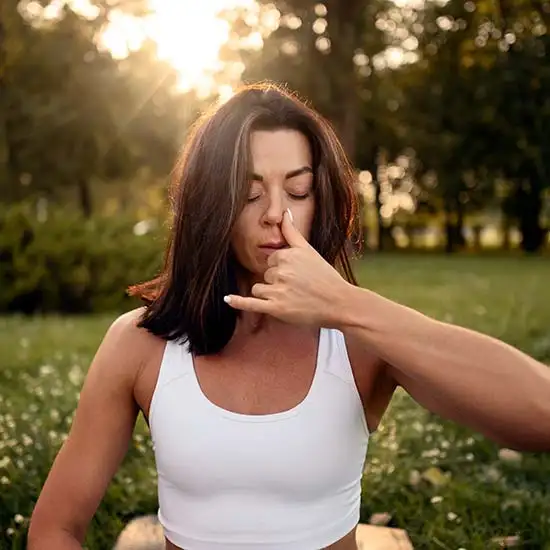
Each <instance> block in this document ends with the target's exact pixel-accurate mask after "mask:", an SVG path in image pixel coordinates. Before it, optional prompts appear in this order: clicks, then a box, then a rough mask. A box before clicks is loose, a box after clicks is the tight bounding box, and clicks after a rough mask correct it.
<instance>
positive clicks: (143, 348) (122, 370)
mask: <svg viewBox="0 0 550 550" xmlns="http://www.w3.org/2000/svg"><path fill="white" fill-rule="evenodd" d="M144 310H145V308H143V307H140V308H136V309H132V310H130V311H128V312H126V313H123V314H121V315H119V316H118V317H117V318H116V319H115V320H114V321H113V322H112V323H111V325H110V326H109V328H108V329H107V332H106V333H105V336H104V337H103V340H102V342H101V345H100V347H99V349H98V355H102V356H104V357H105V356H108V357H109V361H108V363H109V365H111V367H114V368H115V370H117V371H118V373H119V374H120V375H125V376H129V377H132V378H133V379H134V380H135V378H136V377H137V376H138V375H139V373H140V371H141V370H142V369H143V366H144V365H146V364H147V363H148V361H149V360H150V358H151V357H152V356H153V355H154V354H155V353H156V352H157V351H158V349H160V348H161V347H162V346H163V340H162V339H161V338H158V337H157V336H155V335H153V334H151V333H150V332H149V331H147V330H146V329H144V328H141V327H139V326H138V324H139V321H140V319H141V316H142V314H143V312H144Z"/></svg>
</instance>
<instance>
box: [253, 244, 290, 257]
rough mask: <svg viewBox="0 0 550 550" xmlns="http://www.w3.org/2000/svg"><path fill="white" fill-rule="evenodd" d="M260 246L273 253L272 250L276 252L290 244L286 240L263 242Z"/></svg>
mask: <svg viewBox="0 0 550 550" xmlns="http://www.w3.org/2000/svg"><path fill="white" fill-rule="evenodd" d="M258 248H260V250H262V251H263V252H267V253H268V254H271V253H272V252H276V251H277V250H281V249H283V248H288V244H287V243H286V242H284V241H272V242H269V243H264V244H261V245H260V246H259V247H258Z"/></svg>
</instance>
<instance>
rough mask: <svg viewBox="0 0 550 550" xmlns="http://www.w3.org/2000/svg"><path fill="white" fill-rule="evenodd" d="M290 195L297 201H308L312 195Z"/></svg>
mask: <svg viewBox="0 0 550 550" xmlns="http://www.w3.org/2000/svg"><path fill="white" fill-rule="evenodd" d="M289 195H290V196H291V197H292V198H293V199H295V200H297V201H300V200H304V199H307V198H308V197H309V195H310V193H309V192H307V193H306V194H305V195H298V194H296V193H289Z"/></svg>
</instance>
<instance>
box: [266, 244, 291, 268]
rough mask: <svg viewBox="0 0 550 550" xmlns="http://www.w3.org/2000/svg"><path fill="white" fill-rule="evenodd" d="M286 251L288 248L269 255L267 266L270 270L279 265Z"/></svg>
mask: <svg viewBox="0 0 550 550" xmlns="http://www.w3.org/2000/svg"><path fill="white" fill-rule="evenodd" d="M287 251H288V248H287V249H285V248H282V249H281V250H277V252H273V254H270V255H269V256H268V258H267V265H268V266H269V267H270V268H273V267H275V266H276V265H279V264H280V263H281V259H282V258H284V256H285V253H286V252H287Z"/></svg>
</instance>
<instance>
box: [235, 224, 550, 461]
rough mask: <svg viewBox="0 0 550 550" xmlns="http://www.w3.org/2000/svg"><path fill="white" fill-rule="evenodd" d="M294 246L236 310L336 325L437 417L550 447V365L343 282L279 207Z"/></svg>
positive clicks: (537, 447) (502, 438)
mask: <svg viewBox="0 0 550 550" xmlns="http://www.w3.org/2000/svg"><path fill="white" fill-rule="evenodd" d="M281 230H282V232H283V235H284V237H285V239H286V241H287V243H288V244H289V245H290V247H289V248H288V249H282V250H278V251H277V252H275V253H273V254H272V255H271V256H270V257H269V260H268V265H269V269H267V271H266V272H265V274H264V280H265V282H264V283H257V284H255V285H254V286H253V287H252V290H251V294H252V296H238V295H229V296H227V297H226V298H225V301H226V303H227V304H229V306H231V307H234V308H236V309H241V310H246V311H254V312H257V313H264V314H268V315H273V316H275V317H278V318H279V319H281V320H283V321H287V322H290V323H300V324H309V325H311V324H313V325H316V326H325V327H336V328H339V329H340V330H342V331H343V332H345V333H347V334H350V335H351V336H353V337H354V338H356V339H357V340H359V341H360V342H363V344H364V345H365V348H366V349H369V350H370V351H371V352H374V353H375V354H376V355H377V356H378V357H380V358H381V359H383V360H384V361H385V363H386V364H387V365H388V368H389V369H390V371H391V373H392V375H393V377H394V379H395V381H396V382H397V383H398V384H400V385H402V386H403V387H404V388H405V389H406V390H407V391H408V392H409V393H410V394H411V395H412V396H413V397H414V398H415V399H416V400H417V401H418V402H419V403H421V404H422V405H424V406H425V407H426V408H428V409H430V410H432V411H434V412H436V413H438V414H440V415H441V416H444V417H447V418H450V419H452V420H455V421H456V422H460V423H462V424H465V425H467V426H470V427H472V428H474V429H476V430H477V431H479V432H481V433H483V434H485V435H487V436H488V437H490V438H491V439H493V440H495V441H497V442H498V443H500V444H503V445H507V446H510V447H515V448H517V449H522V450H533V451H550V369H549V368H548V367H546V366H545V365H543V364H541V363H539V362H537V361H535V360H534V359H533V358H531V357H529V356H527V355H525V354H524V353H522V352H520V351H519V350H517V349H515V348H513V347H511V346H509V345H507V344H505V343H504V342H501V341H499V340H496V339H495V338H491V337H489V336H486V335H483V334H480V333H478V332H474V331H472V330H468V329H465V328H461V327H457V326H453V325H449V324H446V323H441V322H439V321H436V320H434V319H431V318H429V317H427V316H425V315H423V314H422V313H419V312H417V311H414V310H412V309H410V308H407V307H405V306H401V305H399V304H396V303H395V302H392V301H391V300H387V299H385V298H382V297H381V296H379V295H378V294H375V293H374V292H371V291H369V290H364V289H361V288H357V287H355V286H353V285H351V284H350V283H348V282H346V281H344V279H342V277H341V276H340V275H339V274H338V272H337V271H336V270H335V269H334V268H333V267H332V266H331V265H329V264H328V263H327V262H326V261H325V260H324V259H323V258H322V257H321V256H320V255H319V254H318V253H317V251H315V250H314V249H313V247H312V246H311V245H310V244H309V243H308V242H307V240H306V239H305V238H304V237H303V236H302V235H301V234H300V232H299V231H298V230H297V229H296V227H295V226H294V225H293V223H292V217H291V216H290V215H289V214H285V216H284V218H283V222H282V224H281Z"/></svg>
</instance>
